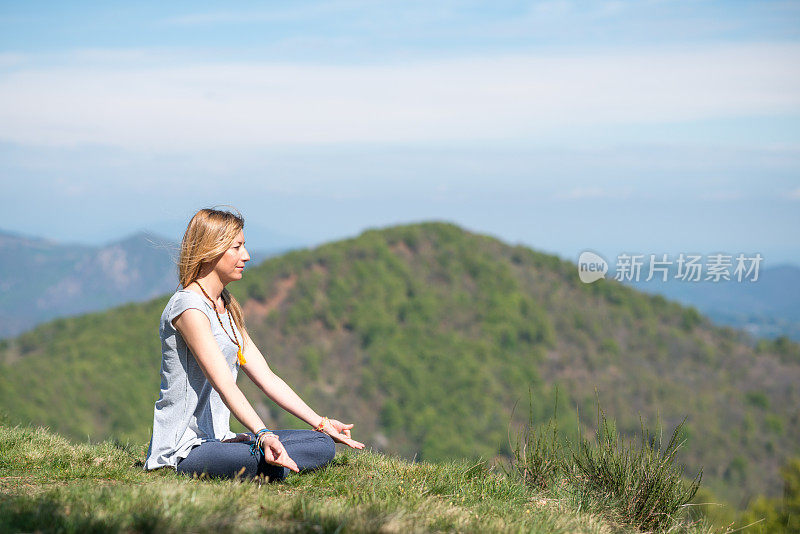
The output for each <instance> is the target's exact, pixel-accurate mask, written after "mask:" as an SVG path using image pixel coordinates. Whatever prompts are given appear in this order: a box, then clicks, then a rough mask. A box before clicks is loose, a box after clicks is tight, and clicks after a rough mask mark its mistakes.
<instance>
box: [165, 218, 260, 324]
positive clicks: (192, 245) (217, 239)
mask: <svg viewBox="0 0 800 534" xmlns="http://www.w3.org/2000/svg"><path fill="white" fill-rule="evenodd" d="M231 210H232V211H222V210H217V209H214V208H205V209H202V210H200V211H198V212H197V213H195V214H194V217H192V220H191V221H189V225H188V226H187V227H186V232H185V233H184V234H183V241H182V242H181V253H180V257H179V258H178V281H179V282H180V284H181V286H182V287H184V288H186V287H189V284H191V283H192V282H194V281H195V280H197V278H198V277H199V276H200V270H201V269H202V266H203V263H206V262H209V261H213V260H214V259H216V258H217V257H219V256H220V255H221V254H223V253H224V252H225V251H226V250H228V248H230V246H231V243H233V240H234V239H235V238H236V236H237V235H238V234H239V232H241V231H242V229H243V228H244V218H243V217H242V214H241V213H239V212H238V211H237V210H236V209H234V208H231ZM222 300H223V301H224V302H225V308H227V309H228V313H231V314H232V317H233V322H234V323H236V327H237V328H238V329H239V331H240V332H242V333H244V332H245V327H244V314H243V313H242V307H241V306H240V305H239V303H238V302H237V301H236V299H235V298H234V297H233V295H231V294H230V292H229V291H228V290H227V288H223V290H222Z"/></svg>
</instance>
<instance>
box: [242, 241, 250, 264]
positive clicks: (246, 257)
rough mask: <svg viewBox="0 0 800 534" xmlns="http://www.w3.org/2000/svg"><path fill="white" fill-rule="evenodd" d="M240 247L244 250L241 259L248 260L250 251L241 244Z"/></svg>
mask: <svg viewBox="0 0 800 534" xmlns="http://www.w3.org/2000/svg"><path fill="white" fill-rule="evenodd" d="M242 249H243V250H244V256H242V261H250V253H249V252H247V248H245V246H244V245H242Z"/></svg>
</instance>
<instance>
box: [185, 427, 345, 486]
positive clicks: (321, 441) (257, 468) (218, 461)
mask: <svg viewBox="0 0 800 534" xmlns="http://www.w3.org/2000/svg"><path fill="white" fill-rule="evenodd" d="M273 432H275V433H276V434H278V438H279V439H280V440H281V443H282V444H283V447H284V448H285V449H286V452H287V453H288V454H289V457H290V458H291V459H292V460H294V461H295V463H296V464H297V467H298V468H299V469H300V471H301V472H302V471H310V470H312V469H317V468H319V467H322V466H324V465H326V464H327V463H328V462H330V461H331V460H333V457H334V455H335V454H336V447H335V446H334V442H333V439H331V437H330V436H329V435H327V434H323V433H322V432H316V431H314V430H274V431H273ZM251 436H252V434H251ZM251 444H252V441H251V442H250V443H248V442H238V443H223V442H221V441H206V442H204V443H201V444H200V445H198V446H197V447H195V448H193V449H192V450H191V451H190V452H189V455H188V456H187V457H186V458H184V459H183V460H181V461H180V462H179V463H178V472H179V473H184V474H186V475H190V476H191V475H195V474H196V475H197V476H200V474H201V473H206V476H209V477H215V478H234V477H236V475H237V474H239V472H240V471H242V468H244V472H242V474H241V475H240V476H241V477H242V478H254V477H256V476H258V475H264V476H267V477H269V480H270V481H276V480H283V479H284V478H285V477H286V475H288V474H289V473H290V471H289V469H287V468H285V467H282V466H279V465H273V464H268V463H267V462H266V461H265V460H264V458H263V456H262V455H261V451H256V455H255V456H253V455H252V454H251V453H250V445H251Z"/></svg>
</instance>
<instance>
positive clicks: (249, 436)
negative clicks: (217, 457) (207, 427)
mask: <svg viewBox="0 0 800 534" xmlns="http://www.w3.org/2000/svg"><path fill="white" fill-rule="evenodd" d="M252 440H253V435H252V434H236V437H234V438H228V439H223V440H222V443H239V442H240V441H248V442H249V441H252Z"/></svg>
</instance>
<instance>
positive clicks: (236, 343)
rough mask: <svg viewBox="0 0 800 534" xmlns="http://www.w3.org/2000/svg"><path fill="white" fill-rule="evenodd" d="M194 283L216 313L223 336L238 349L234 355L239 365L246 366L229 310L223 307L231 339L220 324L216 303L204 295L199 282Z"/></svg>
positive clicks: (206, 294) (204, 291)
mask: <svg viewBox="0 0 800 534" xmlns="http://www.w3.org/2000/svg"><path fill="white" fill-rule="evenodd" d="M194 283H195V284H197V287H199V288H200V291H202V292H203V295H205V296H206V298H207V299H208V300H210V301H211V307H212V308H214V313H216V314H217V320H218V321H219V326H220V328H222V331H223V332H225V335H226V336H228V339H230V340H231V343H233V344H234V345H236V348H238V349H239V351H238V352H237V353H236V358H237V359H238V360H239V365H244V364H246V363H247V360H245V359H244V355H243V354H242V346H241V345H239V338H238V337H237V336H236V329H235V328H234V327H233V319H231V311H230V310H228V307H227V306H226V307H225V309H226V310H228V322H230V323H231V332H233V337H231V336H230V335H228V331H227V330H225V326H224V325H223V324H222V318H221V317H220V316H219V312H218V311H217V303H216V302H214V301H213V300H212V299H211V297H209V296H208V293H206V290H205V289H203V286H201V285H200V282H198V281H197V280H195V281H194Z"/></svg>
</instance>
